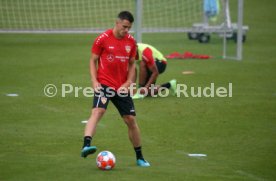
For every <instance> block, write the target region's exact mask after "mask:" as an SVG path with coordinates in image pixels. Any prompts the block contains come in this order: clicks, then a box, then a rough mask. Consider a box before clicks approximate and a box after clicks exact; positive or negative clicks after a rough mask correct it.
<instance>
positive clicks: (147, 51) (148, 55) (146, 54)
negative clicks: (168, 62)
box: [142, 47, 155, 67]
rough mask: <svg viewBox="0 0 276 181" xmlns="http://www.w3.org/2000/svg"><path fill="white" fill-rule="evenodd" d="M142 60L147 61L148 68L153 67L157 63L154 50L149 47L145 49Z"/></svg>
mask: <svg viewBox="0 0 276 181" xmlns="http://www.w3.org/2000/svg"><path fill="white" fill-rule="evenodd" d="M142 60H143V61H145V63H146V65H147V66H148V67H151V66H152V65H153V64H154V63H155V60H154V57H153V54H152V50H151V49H150V48H149V47H147V48H145V50H144V51H143V53H142Z"/></svg>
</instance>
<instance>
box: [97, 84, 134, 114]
mask: <svg viewBox="0 0 276 181" xmlns="http://www.w3.org/2000/svg"><path fill="white" fill-rule="evenodd" d="M109 100H111V102H112V103H113V104H114V106H115V107H116V108H117V110H118V111H119V113H120V115H121V116H124V115H133V116H136V113H135V108H134V104H133V100H132V98H131V97H130V95H129V94H122V93H121V94H120V93H117V92H116V91H115V90H113V89H111V88H110V87H108V86H105V85H102V88H101V90H100V91H99V92H96V91H95V93H94V99H93V108H97V107H98V108H104V109H107V106H108V103H109Z"/></svg>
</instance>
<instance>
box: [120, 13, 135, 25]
mask: <svg viewBox="0 0 276 181" xmlns="http://www.w3.org/2000/svg"><path fill="white" fill-rule="evenodd" d="M118 18H120V19H121V20H128V21H129V22H130V23H133V21H134V18H133V15H132V14H131V13H130V12H129V11H121V12H120V13H119V14H118Z"/></svg>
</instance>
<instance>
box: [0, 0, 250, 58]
mask: <svg viewBox="0 0 276 181" xmlns="http://www.w3.org/2000/svg"><path fill="white" fill-rule="evenodd" d="M235 1H236V2H238V3H237V4H238V5H237V7H238V9H237V10H236V11H235V13H236V12H237V15H235V16H237V17H238V20H237V21H238V22H237V23H232V22H231V18H230V10H229V0H170V1H168V0H77V1H76V0H0V33H100V32H103V31H104V30H106V29H107V28H112V27H113V26H114V19H115V18H116V15H117V14H118V12H120V11H122V10H128V11H131V12H133V14H134V15H135V23H134V28H133V31H134V32H133V33H134V35H135V37H136V39H137V41H138V42H141V41H142V36H143V34H144V33H176V32H178V33H187V34H188V38H189V39H191V40H192V39H196V40H198V41H199V42H200V43H208V42H209V41H210V35H211V34H218V35H219V36H220V37H222V38H223V43H222V47H223V55H222V56H223V58H233V59H238V60H241V59H242V42H243V41H244V38H245V37H244V35H245V32H246V31H247V29H248V27H244V26H243V22H242V18H243V16H242V14H243V0H235ZM232 2H233V1H232ZM232 2H231V5H233V3H232ZM212 3H213V4H212ZM214 3H218V4H217V7H216V8H215V10H214V9H212V8H214V5H216V4H214ZM208 6H210V7H209V9H208ZM206 7H207V8H206ZM208 11H210V12H208ZM207 14H208V16H210V15H211V16H212V17H211V18H210V17H207ZM229 38H232V39H235V41H236V42H237V44H236V47H237V49H236V55H235V56H234V57H229V56H228V55H227V51H226V50H227V41H228V40H229Z"/></svg>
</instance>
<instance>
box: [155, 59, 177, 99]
mask: <svg viewBox="0 0 276 181" xmlns="http://www.w3.org/2000/svg"><path fill="white" fill-rule="evenodd" d="M155 65H156V67H157V69H158V72H159V74H162V73H164V72H165V70H166V67H167V63H166V62H165V61H160V60H156V61H155ZM176 86H177V82H176V80H175V79H172V80H171V81H169V82H166V83H164V84H161V85H160V86H159V87H158V89H160V88H167V89H171V91H172V92H171V93H172V95H175V94H176ZM158 91H159V90H158Z"/></svg>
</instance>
